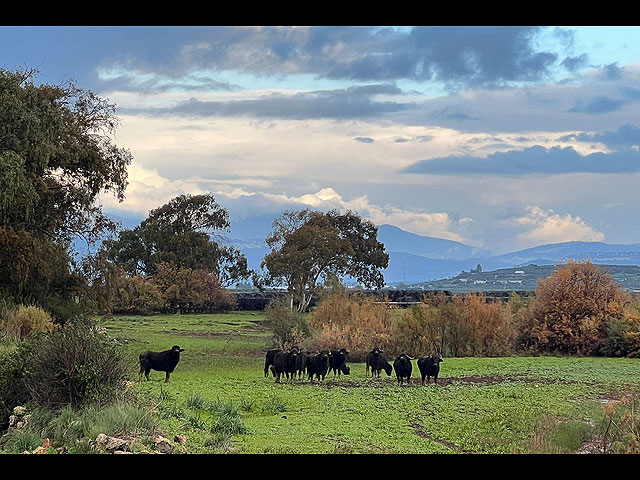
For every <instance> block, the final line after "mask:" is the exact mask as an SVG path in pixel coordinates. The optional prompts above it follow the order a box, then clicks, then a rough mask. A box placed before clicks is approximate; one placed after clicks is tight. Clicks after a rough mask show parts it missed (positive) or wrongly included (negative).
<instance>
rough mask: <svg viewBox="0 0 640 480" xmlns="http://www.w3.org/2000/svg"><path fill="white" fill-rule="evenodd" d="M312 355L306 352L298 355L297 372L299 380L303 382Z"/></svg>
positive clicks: (303, 351)
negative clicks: (308, 360)
mask: <svg viewBox="0 0 640 480" xmlns="http://www.w3.org/2000/svg"><path fill="white" fill-rule="evenodd" d="M310 355H311V353H310V352H307V351H306V350H302V351H300V353H299V354H298V358H297V359H296V371H297V374H298V379H299V380H302V379H303V378H304V372H305V370H306V369H307V359H308V358H309V356H310Z"/></svg>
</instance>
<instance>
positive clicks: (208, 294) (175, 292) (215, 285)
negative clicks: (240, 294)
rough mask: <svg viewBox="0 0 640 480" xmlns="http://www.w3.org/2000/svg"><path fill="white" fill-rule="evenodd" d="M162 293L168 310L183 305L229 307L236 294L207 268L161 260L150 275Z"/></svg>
mask: <svg viewBox="0 0 640 480" xmlns="http://www.w3.org/2000/svg"><path fill="white" fill-rule="evenodd" d="M149 282H150V283H151V284H152V285H154V286H155V287H156V288H157V289H158V291H159V292H160V294H161V295H162V300H163V307H164V309H165V311H169V312H176V311H178V310H180V308H181V305H184V304H188V305H193V306H207V310H208V311H210V312H216V311H223V310H229V309H231V308H233V307H234V306H235V304H236V299H235V296H234V295H233V294H232V293H231V292H229V291H228V290H227V289H225V288H224V287H223V286H222V285H221V284H220V281H219V280H218V277H217V276H216V275H215V274H214V273H212V272H210V271H207V270H204V269H195V270H194V269H191V268H185V267H177V266H176V265H173V264H169V263H160V264H158V266H157V273H156V274H155V275H153V276H152V277H150V278H149Z"/></svg>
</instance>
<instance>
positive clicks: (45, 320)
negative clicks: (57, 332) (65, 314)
mask: <svg viewBox="0 0 640 480" xmlns="http://www.w3.org/2000/svg"><path fill="white" fill-rule="evenodd" d="M52 329H53V319H52V318H51V315H49V314H48V313H47V312H45V311H44V310H42V309H41V308H38V307H34V306H29V307H25V306H24V305H18V306H17V307H14V308H12V309H10V310H8V311H7V312H6V313H5V314H4V315H3V316H2V318H0V331H3V332H5V333H6V335H7V337H8V338H10V339H11V340H22V339H23V338H25V337H27V336H29V335H31V334H32V333H38V332H48V331H51V330H52Z"/></svg>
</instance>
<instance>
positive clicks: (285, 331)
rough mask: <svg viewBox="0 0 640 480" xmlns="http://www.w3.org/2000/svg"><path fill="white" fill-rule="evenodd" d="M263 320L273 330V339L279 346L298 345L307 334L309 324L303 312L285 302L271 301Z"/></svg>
mask: <svg viewBox="0 0 640 480" xmlns="http://www.w3.org/2000/svg"><path fill="white" fill-rule="evenodd" d="M264 316H265V322H266V324H267V325H268V326H269V328H270V329H271V330H272V332H273V341H274V342H275V343H276V344H277V345H278V346H279V347H280V348H288V347H291V346H293V345H299V344H301V343H302V342H303V340H304V339H305V338H306V337H308V336H309V326H308V325H307V321H306V319H305V317H304V315H303V314H301V313H298V312H296V311H294V310H292V309H291V307H290V306H288V305H287V304H286V303H285V302H271V303H269V305H267V308H266V309H265V312H264Z"/></svg>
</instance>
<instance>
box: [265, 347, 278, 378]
mask: <svg viewBox="0 0 640 480" xmlns="http://www.w3.org/2000/svg"><path fill="white" fill-rule="evenodd" d="M281 351H282V349H281V348H272V349H271V350H267V355H266V356H265V359H264V376H265V377H268V376H269V367H270V366H271V365H273V359H274V357H275V356H276V353H278V352H281Z"/></svg>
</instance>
